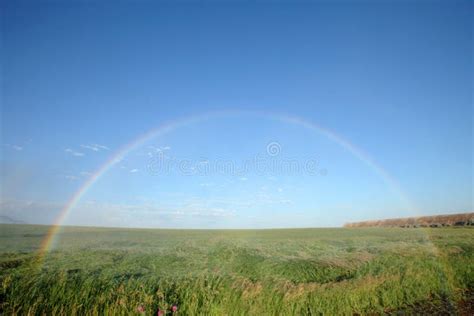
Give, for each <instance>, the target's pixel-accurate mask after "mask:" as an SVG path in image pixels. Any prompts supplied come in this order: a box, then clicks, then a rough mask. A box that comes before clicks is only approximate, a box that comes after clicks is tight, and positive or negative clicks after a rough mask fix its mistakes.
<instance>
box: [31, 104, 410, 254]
mask: <svg viewBox="0 0 474 316" xmlns="http://www.w3.org/2000/svg"><path fill="white" fill-rule="evenodd" d="M234 116H252V117H255V116H256V117H263V118H269V119H274V120H277V121H281V122H284V123H288V124H294V125H297V126H301V127H303V128H306V129H308V130H312V131H315V132H318V133H320V134H322V135H324V136H326V137H327V138H329V139H330V140H332V141H334V142H335V143H337V144H338V145H340V146H342V147H343V148H344V149H346V150H347V151H349V152H350V153H351V154H352V155H354V156H355V157H356V158H357V159H359V160H360V161H362V162H363V163H364V164H366V165H367V166H368V167H369V168H370V169H372V170H373V171H374V172H375V173H376V174H377V175H378V176H379V177H381V178H382V179H383V180H384V181H385V182H386V184H387V185H388V186H389V187H390V188H391V189H392V190H394V191H395V192H396V193H397V194H398V195H399V196H400V198H401V199H402V200H403V201H404V203H405V204H406V205H407V206H409V207H410V208H411V209H413V210H415V211H416V207H415V206H414V205H413V203H412V202H411V199H410V198H409V197H408V195H407V194H406V193H405V192H404V191H403V190H402V188H401V186H400V185H399V183H398V182H397V181H396V180H395V179H394V178H393V177H392V176H391V175H390V174H389V172H387V171H386V170H385V169H384V168H383V167H382V166H381V165H380V164H378V163H377V162H376V161H375V160H374V159H373V158H372V157H371V156H370V155H369V154H368V153H366V152H365V151H363V150H362V149H361V148H359V147H357V146H355V145H354V144H352V143H351V142H349V140H347V139H346V138H344V137H343V136H341V135H339V134H337V133H336V132H334V131H332V130H330V129H328V128H325V127H322V126H320V125H318V124H315V123H313V122H310V121H308V120H305V119H303V118H301V117H297V116H290V115H285V114H279V113H272V112H262V111H218V112H209V113H205V114H200V115H194V116H189V117H184V118H181V119H176V120H172V121H168V122H165V123H163V124H161V125H159V126H158V127H156V128H153V129H151V130H149V131H147V132H145V133H144V134H142V135H140V136H139V137H137V138H135V139H133V140H132V141H131V142H129V143H127V144H125V145H124V146H122V147H120V148H119V149H118V150H117V151H115V152H114V153H113V154H112V155H111V156H110V157H109V158H108V159H107V160H106V161H105V162H104V163H103V164H102V165H101V166H100V167H99V168H97V169H96V170H95V172H94V173H92V175H90V176H89V178H88V179H87V180H86V181H85V182H84V183H83V184H82V186H81V187H80V188H79V189H78V190H77V191H76V192H75V193H74V194H73V195H72V196H71V198H70V199H69V200H68V202H67V203H66V204H65V206H64V207H63V208H62V209H61V211H60V213H59V215H58V217H57V218H56V220H55V221H54V223H53V225H52V226H51V228H50V229H49V231H48V233H47V235H46V236H45V238H44V239H43V240H42V242H41V245H40V250H39V253H40V257H43V256H44V255H45V254H46V253H47V252H48V251H50V250H51V249H52V248H53V246H54V244H55V241H56V239H57V238H56V236H57V235H58V232H59V231H60V230H61V225H62V223H63V222H64V220H65V219H66V218H67V216H68V214H70V213H71V211H72V210H73V209H74V208H75V206H76V205H77V204H78V203H79V201H80V200H81V198H82V197H83V196H84V195H85V194H86V193H87V191H88V190H89V189H90V188H91V187H92V186H93V185H94V183H96V182H97V181H98V180H99V179H100V178H101V177H102V176H103V175H104V174H105V173H107V171H108V170H109V169H110V168H111V167H113V166H114V165H115V164H117V163H118V162H119V161H120V160H121V159H122V158H123V157H124V156H126V155H127V154H128V153H129V152H131V151H133V150H134V149H136V148H137V147H139V146H140V145H142V144H144V143H145V142H147V141H148V140H151V139H153V138H156V137H160V136H163V135H165V134H167V133H170V132H172V131H175V130H177V129H179V128H181V127H184V126H187V125H191V124H195V123H198V122H203V121H206V120H210V119H216V118H225V117H234Z"/></svg>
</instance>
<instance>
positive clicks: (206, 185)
mask: <svg viewBox="0 0 474 316" xmlns="http://www.w3.org/2000/svg"><path fill="white" fill-rule="evenodd" d="M199 185H200V186H202V187H212V186H213V185H214V183H212V182H206V183H200V184H199Z"/></svg>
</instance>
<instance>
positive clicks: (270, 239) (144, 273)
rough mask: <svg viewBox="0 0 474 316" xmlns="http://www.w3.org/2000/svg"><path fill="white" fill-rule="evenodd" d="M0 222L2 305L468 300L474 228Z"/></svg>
mask: <svg viewBox="0 0 474 316" xmlns="http://www.w3.org/2000/svg"><path fill="white" fill-rule="evenodd" d="M47 229H48V227H46V226H30V225H0V254H1V255H0V258H1V259H0V267H1V273H0V278H1V280H0V281H1V284H2V288H1V292H0V304H1V306H0V308H1V313H3V314H5V315H10V314H18V315H24V314H32V315H33V314H35V315H38V314H63V315H83V314H93V315H98V314H101V315H102V314H104V313H105V314H113V315H116V314H119V315H120V314H121V315H129V314H139V311H138V309H139V308H141V309H143V310H144V312H143V313H144V314H146V315H156V313H157V310H158V309H161V310H165V311H166V314H171V311H170V307H171V306H172V305H176V306H177V307H178V311H177V312H176V313H175V314H178V315H197V314H199V315H320V314H324V315H353V314H363V315H366V314H383V313H391V312H393V313H395V312H400V311H405V312H406V313H408V314H410V313H418V312H419V311H420V310H421V311H425V312H426V313H430V312H429V311H430V310H431V311H438V312H439V311H444V312H448V313H452V314H456V313H461V314H462V313H464V312H463V308H466V306H467V308H468V309H469V308H470V307H469V306H471V307H472V293H473V288H474V229H473V228H433V229H402V228H353V229H346V228H339V229H287V230H283V229H282V230H215V231H211V230H207V231H206V230H145V229H112V228H109V229H106V228H79V227H67V228H65V229H64V230H63V232H62V233H61V235H60V237H59V242H58V243H57V244H56V247H55V249H54V250H53V251H52V252H50V253H49V254H48V255H47V256H46V257H45V258H44V259H43V260H39V259H38V257H37V250H38V248H39V245H40V243H41V240H42V239H43V238H44V236H45V234H46V232H47Z"/></svg>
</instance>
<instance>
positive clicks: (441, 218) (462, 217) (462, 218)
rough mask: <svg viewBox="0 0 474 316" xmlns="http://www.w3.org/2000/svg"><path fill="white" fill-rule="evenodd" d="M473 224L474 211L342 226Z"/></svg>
mask: <svg viewBox="0 0 474 316" xmlns="http://www.w3.org/2000/svg"><path fill="white" fill-rule="evenodd" d="M443 226H474V213H472V212H471V213H461V214H449V215H433V216H421V217H407V218H391V219H382V220H372V221H363V222H355V223H347V224H344V227H406V228H409V227H443Z"/></svg>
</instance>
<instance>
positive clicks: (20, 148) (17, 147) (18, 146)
mask: <svg viewBox="0 0 474 316" xmlns="http://www.w3.org/2000/svg"><path fill="white" fill-rule="evenodd" d="M5 146H7V147H9V148H12V149H14V150H16V151H21V150H23V148H24V147H23V146H20V145H15V144H5Z"/></svg>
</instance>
